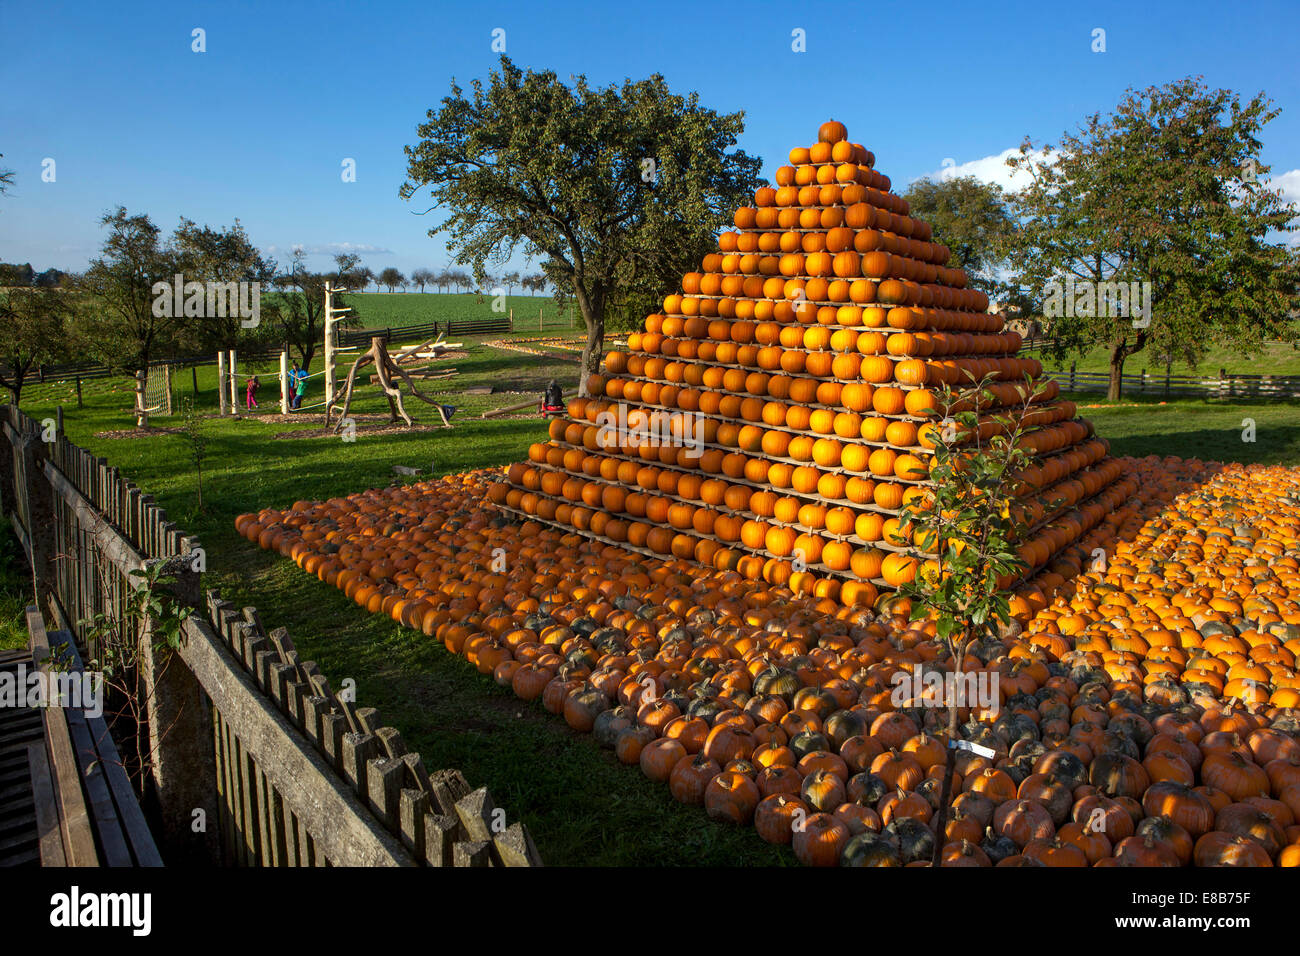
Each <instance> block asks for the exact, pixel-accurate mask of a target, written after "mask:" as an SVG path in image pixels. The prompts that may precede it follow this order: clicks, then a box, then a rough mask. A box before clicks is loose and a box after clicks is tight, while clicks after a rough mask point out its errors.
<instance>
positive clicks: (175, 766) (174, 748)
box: [140, 537, 221, 866]
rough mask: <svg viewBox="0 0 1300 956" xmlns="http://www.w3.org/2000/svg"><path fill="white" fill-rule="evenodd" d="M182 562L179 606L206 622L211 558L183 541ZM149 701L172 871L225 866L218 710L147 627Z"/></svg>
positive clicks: (153, 769) (152, 754) (152, 756)
mask: <svg viewBox="0 0 1300 956" xmlns="http://www.w3.org/2000/svg"><path fill="white" fill-rule="evenodd" d="M181 552H182V554H181V555H180V556H179V557H178V558H175V559H174V560H176V561H177V562H178V565H179V567H178V569H177V571H176V592H175V593H176V599H177V601H178V602H179V603H180V604H182V605H184V606H186V607H191V608H194V609H195V611H194V613H195V614H199V615H202V613H203V610H202V607H203V595H202V585H201V583H200V575H199V567H200V566H201V563H202V561H203V552H202V550H201V549H199V548H198V542H197V541H196V540H195V539H193V538H189V537H186V538H183V539H182V540H181ZM140 642H141V650H142V655H141V656H142V657H143V660H144V667H143V670H144V674H145V693H146V694H147V695H148V723H149V770H150V775H151V777H152V778H153V784H154V793H155V795H156V796H157V798H158V807H159V810H160V816H161V820H162V828H163V842H164V843H165V845H166V846H167V847H168V848H169V850H170V851H171V852H170V853H169V858H168V861H167V862H168V863H174V864H181V865H184V864H190V865H196V864H198V865H202V864H208V865H211V866H218V865H220V863H221V833H220V829H219V825H220V817H219V816H218V814H219V810H218V807H217V789H216V786H215V785H214V774H215V769H214V768H215V767H216V751H215V749H214V747H213V733H212V705H211V702H210V701H209V700H208V698H207V695H206V694H204V693H203V688H202V687H201V686H200V685H199V682H198V681H197V680H196V679H195V677H194V674H193V672H192V671H191V670H190V669H189V667H188V666H186V664H185V662H184V660H182V659H181V656H180V654H179V653H178V652H177V651H173V650H171V649H170V648H162V649H159V648H155V647H154V644H153V639H152V635H151V634H150V632H149V628H148V626H147V625H146V626H145V629H144V633H143V634H142V635H141V637H140Z"/></svg>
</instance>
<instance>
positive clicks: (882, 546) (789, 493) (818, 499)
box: [508, 442, 1114, 573]
mask: <svg viewBox="0 0 1300 956" xmlns="http://www.w3.org/2000/svg"><path fill="white" fill-rule="evenodd" d="M556 444H557V445H563V446H564V447H568V448H573V449H576V450H579V451H586V449H584V448H582V447H581V446H579V445H572V444H569V443H567V442H556ZM606 457H610V458H617V459H619V460H621V461H629V462H633V463H641V464H645V465H647V466H649V467H655V466H653V465H649V463H648V462H644V461H643V460H642V459H638V458H633V457H631V456H627V455H622V454H610V455H607V456H606ZM1103 460H1105V459H1104V457H1103V458H1102V459H1098V461H1103ZM1093 464H1096V462H1094V463H1093ZM529 466H530V467H532V468H535V469H537V470H539V471H549V472H554V473H558V474H563V475H569V476H570V477H574V478H579V479H581V480H583V481H588V482H592V483H594V484H599V485H604V486H607V487H614V488H621V489H623V490H624V491H629V490H630V486H627V485H623V484H620V483H618V482H612V481H609V480H608V479H605V478H600V477H597V476H589V475H586V474H585V473H584V474H582V475H577V474H574V473H572V472H569V471H566V470H565V469H563V468H560V467H556V466H554V465H548V464H546V463H544V462H529ZM662 467H663V468H664V469H667V470H671V471H676V472H678V473H679V474H694V475H697V476H698V475H700V472H692V471H689V470H685V469H681V468H676V467H674V466H669V465H664V466H662ZM1091 471H1092V465H1089V466H1086V467H1085V468H1082V469H1080V470H1079V471H1078V472H1074V473H1073V474H1071V475H1067V476H1065V477H1064V478H1061V479H1060V480H1058V481H1056V482H1054V483H1053V484H1051V485H1049V486H1048V487H1047V488H1045V489H1044V490H1043V491H1041V492H1039V495H1040V496H1046V495H1047V494H1048V493H1049V492H1050V490H1051V489H1052V488H1055V487H1057V486H1058V485H1061V484H1063V483H1064V482H1066V481H1070V480H1072V479H1073V478H1075V477H1077V476H1078V475H1079V474H1081V473H1083V472H1091ZM715 477H718V478H719V480H721V481H725V482H727V483H729V484H738V485H743V486H746V487H749V488H754V489H757V490H762V491H772V492H773V493H775V494H782V495H783V496H784V497H791V498H798V499H800V500H804V501H808V502H809V503H813V504H823V505H829V506H831V507H843V508H848V509H850V510H851V511H855V512H859V511H866V512H871V513H875V514H880V515H887V516H889V517H897V516H898V515H899V513H900V511H899V510H890V509H886V508H882V507H880V506H879V505H876V504H875V503H874V502H873V503H871V504H858V503H855V502H852V501H849V500H848V499H838V500H837V499H832V498H827V497H825V496H824V495H819V494H816V493H802V492H797V491H794V490H793V489H780V488H773V487H771V486H770V485H764V484H759V483H756V482H752V481H748V480H746V479H743V478H740V479H732V478H730V477H727V476H715ZM508 483H509V484H510V485H511V487H512V488H516V489H518V490H520V491H522V492H524V493H526V494H529V493H531V494H535V495H538V496H539V497H543V498H550V499H551V500H553V501H557V502H561V503H566V504H574V503H573V502H567V501H564V499H561V498H557V497H555V496H553V495H547V494H546V493H545V492H542V491H540V490H534V489H529V488H525V487H523V486H522V485H518V484H514V483H510V482H508ZM1113 483H1114V482H1113V481H1108V482H1106V483H1105V484H1103V485H1102V486H1101V487H1100V488H1098V489H1097V491H1096V493H1095V494H1093V495H1090V496H1089V497H1088V498H1085V499H1083V500H1081V501H1078V502H1075V503H1073V504H1068V503H1067V504H1063V505H1061V506H1059V507H1057V508H1055V509H1053V510H1051V511H1048V512H1046V513H1045V514H1044V515H1043V517H1042V518H1041V519H1040V520H1039V521H1037V522H1036V523H1034V524H1033V525H1031V526H1030V527H1029V528H1027V529H1026V531H1025V535H1024V538H1023V539H1022V540H1026V541H1027V540H1030V539H1032V538H1033V536H1034V535H1035V534H1037V533H1038V532H1039V531H1041V530H1042V529H1043V528H1045V527H1047V526H1048V525H1050V524H1051V523H1052V522H1053V521H1055V520H1056V519H1057V518H1059V517H1061V516H1062V515H1063V514H1066V513H1068V512H1069V511H1071V510H1077V509H1078V508H1079V507H1080V506H1081V505H1085V504H1086V503H1087V502H1088V501H1090V500H1091V499H1092V498H1095V497H1097V495H1100V494H1101V493H1102V492H1104V491H1105V490H1106V488H1108V487H1110V485H1111V484H1113ZM635 487H636V491H638V492H643V493H647V494H654V495H657V496H659V497H663V498H668V499H670V500H673V501H676V502H678V503H680V504H685V505H690V506H691V507H695V508H708V509H712V510H714V511H719V512H722V513H724V514H728V515H734V516H736V517H740V518H745V519H748V520H753V521H762V522H765V523H767V524H769V525H773V526H777V527H789V528H795V529H799V530H801V531H803V532H805V533H808V534H815V535H818V536H820V537H822V538H825V539H827V540H828V541H845V542H848V543H849V544H853V545H856V546H859V547H870V548H877V549H879V550H881V551H886V552H897V553H901V554H910V555H912V556H914V557H922V556H923V553H922V552H920V551H917V550H916V549H914V548H909V547H904V546H900V545H894V544H891V543H889V542H886V541H885V540H884V539H875V540H871V541H868V540H866V539H863V538H859V537H858V536H857V535H856V534H848V535H836V534H832V533H831V532H829V531H826V530H825V529H817V528H812V527H809V526H807V525H804V524H802V523H800V522H781V521H777V520H775V519H774V518H771V517H763V516H760V515H758V514H755V513H754V512H752V511H749V510H744V509H742V510H736V509H733V508H729V507H726V506H725V505H709V504H705V503H703V502H697V501H696V500H695V499H691V498H684V497H682V496H681V495H678V494H676V493H671V492H663V491H659V490H658V489H656V490H655V491H650V490H649V489H645V488H641V487H640V486H639V485H638V486H635ZM576 506H578V507H591V506H589V505H585V504H582V503H578V504H577V505H576ZM620 514H623V515H626V516H627V518H628V519H629V520H632V521H639V520H642V519H640V518H637V517H636V516H635V515H631V514H628V513H627V512H620ZM539 520H541V519H539ZM677 530H680V531H681V532H682V533H683V534H690V535H694V536H696V537H710V538H713V540H716V541H718V542H719V543H720V544H723V545H725V546H727V547H732V546H734V544H735V543H734V542H733V543H728V542H725V541H723V540H722V539H721V538H716V537H713V536H711V535H705V534H702V533H701V532H698V531H695V529H694V528H692V529H690V530H687V529H684V528H683V529H674V531H677ZM1086 530H1087V529H1085V533H1086ZM579 533H582V532H579ZM611 543H615V544H617V543H619V542H611ZM740 547H741V548H742V549H745V550H748V549H747V548H745V546H744V545H743V544H742V545H740ZM765 553H766V552H765ZM769 556H770V557H779V556H778V555H771V554H770V553H769ZM1048 560H1049V561H1050V560H1051V558H1050V557H1049V559H1048ZM828 573H833V572H830V571H829V570H828Z"/></svg>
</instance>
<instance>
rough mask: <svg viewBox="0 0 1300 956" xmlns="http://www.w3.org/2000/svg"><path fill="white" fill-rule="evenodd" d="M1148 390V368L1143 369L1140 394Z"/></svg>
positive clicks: (1139, 384)
mask: <svg viewBox="0 0 1300 956" xmlns="http://www.w3.org/2000/svg"><path fill="white" fill-rule="evenodd" d="M1146 391H1147V370H1146V369H1145V368H1144V369H1143V370H1142V380H1141V381H1140V382H1139V383H1138V394H1139V395H1145V394H1146Z"/></svg>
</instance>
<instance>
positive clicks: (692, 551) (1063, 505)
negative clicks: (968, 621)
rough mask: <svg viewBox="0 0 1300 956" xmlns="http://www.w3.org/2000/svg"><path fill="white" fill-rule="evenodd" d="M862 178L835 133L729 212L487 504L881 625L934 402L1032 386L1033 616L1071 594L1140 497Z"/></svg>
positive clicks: (866, 158)
mask: <svg viewBox="0 0 1300 956" xmlns="http://www.w3.org/2000/svg"><path fill="white" fill-rule="evenodd" d="M874 166H875V157H874V156H873V155H872V153H871V152H870V151H869V150H867V149H866V148H864V147H863V146H861V145H859V144H857V143H850V142H849V141H848V139H847V131H846V130H845V128H844V126H843V124H841V123H838V122H834V121H832V122H828V123H825V124H823V125H822V127H821V129H820V131H819V137H818V142H817V143H816V144H815V145H813V146H811V147H799V148H796V149H793V150H791V152H790V165H788V166H782V167H781V168H780V169H778V170H777V172H776V183H777V185H776V187H771V186H764V187H762V188H760V189H758V190H757V191H756V192H755V194H754V205H753V206H746V207H742V208H741V209H738V210H737V211H736V214H735V225H736V229H735V230H734V231H727V232H724V233H723V234H722V235H721V236H720V237H719V239H718V250H717V252H714V253H711V254H709V255H707V256H705V257H704V261H703V262H702V263H701V269H700V271H699V272H691V273H688V274H686V275H685V276H683V277H682V284H681V291H680V292H677V293H674V294H672V295H669V296H668V297H667V298H666V299H665V300H664V303H663V311H662V313H656V314H654V315H651V316H648V317H647V318H646V320H645V326H644V331H642V332H637V333H633V334H632V335H630V336H628V342H627V351H626V352H623V351H612V352H609V353H607V354H606V356H605V360H604V362H605V364H604V371H605V374H604V375H600V376H593V377H592V378H591V380H590V381H589V382H588V383H587V384H588V389H587V390H588V393H589V397H587V398H578V399H575V400H573V401H571V402H570V403H569V404H568V407H567V415H565V416H562V417H558V418H556V419H554V420H552V422H551V424H550V441H549V442H546V443H538V444H534V445H532V446H531V447H530V448H529V455H528V457H529V461H528V462H527V463H517V464H515V465H512V466H511V467H510V468H509V469H508V471H507V475H506V481H504V482H500V483H497V484H495V485H493V486H492V488H491V490H490V494H489V497H490V499H491V500H492V501H494V502H496V503H497V504H498V505H500V506H501V507H503V508H505V509H507V510H509V511H512V512H514V513H516V514H519V515H520V516H521V517H525V518H527V519H529V520H538V521H542V522H545V523H548V524H552V525H555V526H557V527H560V528H563V529H565V530H568V531H574V532H578V533H581V534H584V535H587V536H589V537H593V538H596V539H599V540H603V541H607V542H611V543H614V544H617V545H619V546H621V547H624V548H629V549H631V550H635V551H640V552H642V553H646V554H653V555H662V556H675V557H677V558H683V559H688V560H694V561H697V562H699V563H701V564H705V565H710V566H712V567H715V568H719V569H734V570H737V571H739V572H740V573H742V574H744V575H746V576H748V577H751V578H759V577H761V578H764V579H766V580H767V581H769V582H772V583H773V584H783V585H787V586H789V587H790V588H791V589H792V590H796V591H802V590H809V591H812V592H814V593H816V594H818V595H819V596H825V597H832V598H838V599H839V600H840V601H842V602H843V603H844V604H846V605H862V604H872V603H875V602H876V601H877V598H878V596H879V595H880V593H881V591H883V590H885V589H889V588H894V587H897V586H898V585H900V584H902V583H905V582H906V581H908V580H910V579H911V578H912V577H914V576H915V574H916V573H917V570H918V567H919V561H920V560H924V559H925V555H924V554H922V553H921V552H920V551H919V550H918V549H917V548H915V547H914V545H913V544H912V543H911V542H909V541H908V540H906V538H905V537H904V536H902V535H901V534H900V533H899V532H898V527H897V525H898V516H899V512H900V510H901V508H902V507H903V505H904V503H905V502H906V501H907V500H908V498H909V496H911V495H914V494H919V493H923V487H924V485H925V484H926V481H927V478H926V476H927V474H928V461H929V455H930V451H931V449H932V448H933V442H932V441H930V440H929V439H930V437H931V435H930V433H929V432H930V430H931V429H934V428H935V427H936V424H935V422H934V421H933V414H934V413H933V411H932V409H933V408H934V407H935V406H936V404H937V403H936V395H935V392H934V391H933V388H934V387H935V386H940V385H943V384H948V385H951V386H954V387H955V386H958V385H959V384H961V383H970V382H972V381H974V380H979V379H982V378H983V377H984V376H985V375H988V374H990V373H992V374H994V375H995V376H996V377H997V379H998V380H999V381H998V384H995V385H994V386H993V388H992V391H993V392H994V394H995V395H996V397H997V400H998V401H999V402H1001V403H1002V404H1004V405H1008V406H1009V405H1019V404H1020V403H1021V397H1020V395H1019V393H1018V389H1020V388H1023V382H1024V378H1025V375H1026V374H1029V375H1031V376H1032V377H1033V378H1034V379H1035V380H1036V383H1035V384H1036V394H1035V396H1034V398H1033V405H1032V409H1031V411H1030V412H1029V413H1028V417H1027V419H1026V421H1025V424H1026V425H1027V426H1029V429H1028V431H1027V432H1026V434H1025V435H1024V438H1023V441H1024V443H1025V445H1026V447H1027V448H1028V449H1029V450H1030V451H1031V452H1032V453H1033V455H1034V456H1035V459H1036V462H1035V464H1034V465H1032V466H1031V467H1029V468H1027V469H1025V471H1024V473H1022V474H1021V475H1020V476H1019V481H1020V487H1019V489H1018V490H1019V492H1020V494H1021V498H1022V503H1023V506H1024V508H1025V509H1026V510H1025V516H1026V517H1027V519H1028V522H1029V524H1030V531H1029V533H1028V535H1027V536H1026V538H1025V540H1024V541H1023V542H1022V544H1021V547H1020V554H1021V557H1022V558H1023V559H1024V560H1025V562H1026V563H1027V565H1028V566H1029V571H1028V572H1027V573H1026V575H1025V577H1024V581H1023V583H1024V584H1025V588H1024V593H1025V594H1035V595H1037V594H1041V592H1042V591H1048V592H1050V591H1051V590H1054V589H1055V587H1056V585H1058V584H1059V583H1060V581H1061V580H1063V579H1064V578H1066V577H1071V576H1073V575H1074V574H1077V573H1078V572H1079V569H1080V567H1081V566H1083V565H1084V564H1085V563H1086V562H1087V561H1088V559H1089V556H1090V553H1091V551H1092V549H1093V547H1094V546H1096V545H1097V544H1098V543H1099V542H1100V541H1101V540H1102V534H1101V532H1100V529H1099V528H1098V526H1099V525H1100V524H1101V523H1102V522H1103V521H1105V520H1106V518H1107V517H1108V516H1109V515H1111V514H1112V513H1113V512H1114V511H1115V510H1116V508H1117V507H1118V506H1119V505H1120V504H1121V503H1122V502H1123V501H1125V500H1126V499H1127V498H1128V497H1129V496H1130V495H1131V494H1133V492H1134V491H1136V481H1135V480H1134V479H1133V478H1131V477H1129V476H1127V475H1125V472H1124V468H1123V466H1122V465H1121V464H1120V463H1119V462H1118V461H1116V460H1114V459H1112V458H1108V457H1107V453H1108V450H1109V446H1108V445H1107V443H1106V441H1105V440H1104V439H1102V438H1099V437H1097V436H1096V435H1095V434H1094V432H1093V428H1092V425H1091V424H1090V423H1089V422H1087V421H1086V420H1083V419H1079V418H1077V417H1076V408H1075V405H1074V403H1073V402H1070V401H1066V400H1060V399H1059V398H1058V392H1059V388H1058V386H1057V384H1056V383H1055V382H1054V381H1050V380H1043V381H1041V382H1038V381H1037V380H1038V379H1039V378H1040V376H1041V375H1042V365H1041V363H1039V362H1038V361H1037V360H1036V359H1032V358H1017V357H1016V352H1017V350H1018V349H1019V348H1020V345H1021V338H1020V335H1019V334H1017V333H1016V332H1014V331H1011V330H1008V329H1007V328H1006V326H1005V320H1004V317H1003V316H1002V315H995V314H988V312H987V310H988V305H989V300H988V297H987V296H986V295H984V293H982V292H979V291H977V290H974V289H971V288H968V286H967V277H966V274H965V273H964V272H963V271H962V270H960V269H954V268H950V267H948V266H947V265H946V263H947V261H948V258H949V250H948V248H947V247H946V246H944V245H943V244H941V243H938V242H935V241H933V238H932V235H931V230H930V227H929V225H928V224H927V223H925V222H923V221H921V220H919V219H915V218H912V217H910V216H909V215H908V204H907V202H906V201H905V200H904V199H902V198H901V197H899V196H897V195H895V194H894V193H892V192H890V181H889V178H888V177H887V176H884V175H882V174H880V173H879V172H877V171H876V170H875V168H874ZM1035 577H1036V578H1037V580H1034V581H1030V580H1029V579H1031V578H1035ZM1035 586H1036V588H1035ZM1031 603H1037V601H1036V600H1034V601H1032V602H1031Z"/></svg>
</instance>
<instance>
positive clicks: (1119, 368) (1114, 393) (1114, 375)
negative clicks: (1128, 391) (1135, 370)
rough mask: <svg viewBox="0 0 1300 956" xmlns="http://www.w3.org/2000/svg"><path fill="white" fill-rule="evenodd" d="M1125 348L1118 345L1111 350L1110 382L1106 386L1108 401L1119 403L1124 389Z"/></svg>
mask: <svg viewBox="0 0 1300 956" xmlns="http://www.w3.org/2000/svg"><path fill="white" fill-rule="evenodd" d="M1124 358H1125V351H1124V346H1123V345H1122V344H1121V345H1116V346H1115V347H1114V348H1112V349H1111V350H1110V382H1109V384H1107V386H1106V401H1108V402H1118V401H1119V397H1120V393H1121V392H1122V391H1123V387H1124Z"/></svg>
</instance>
